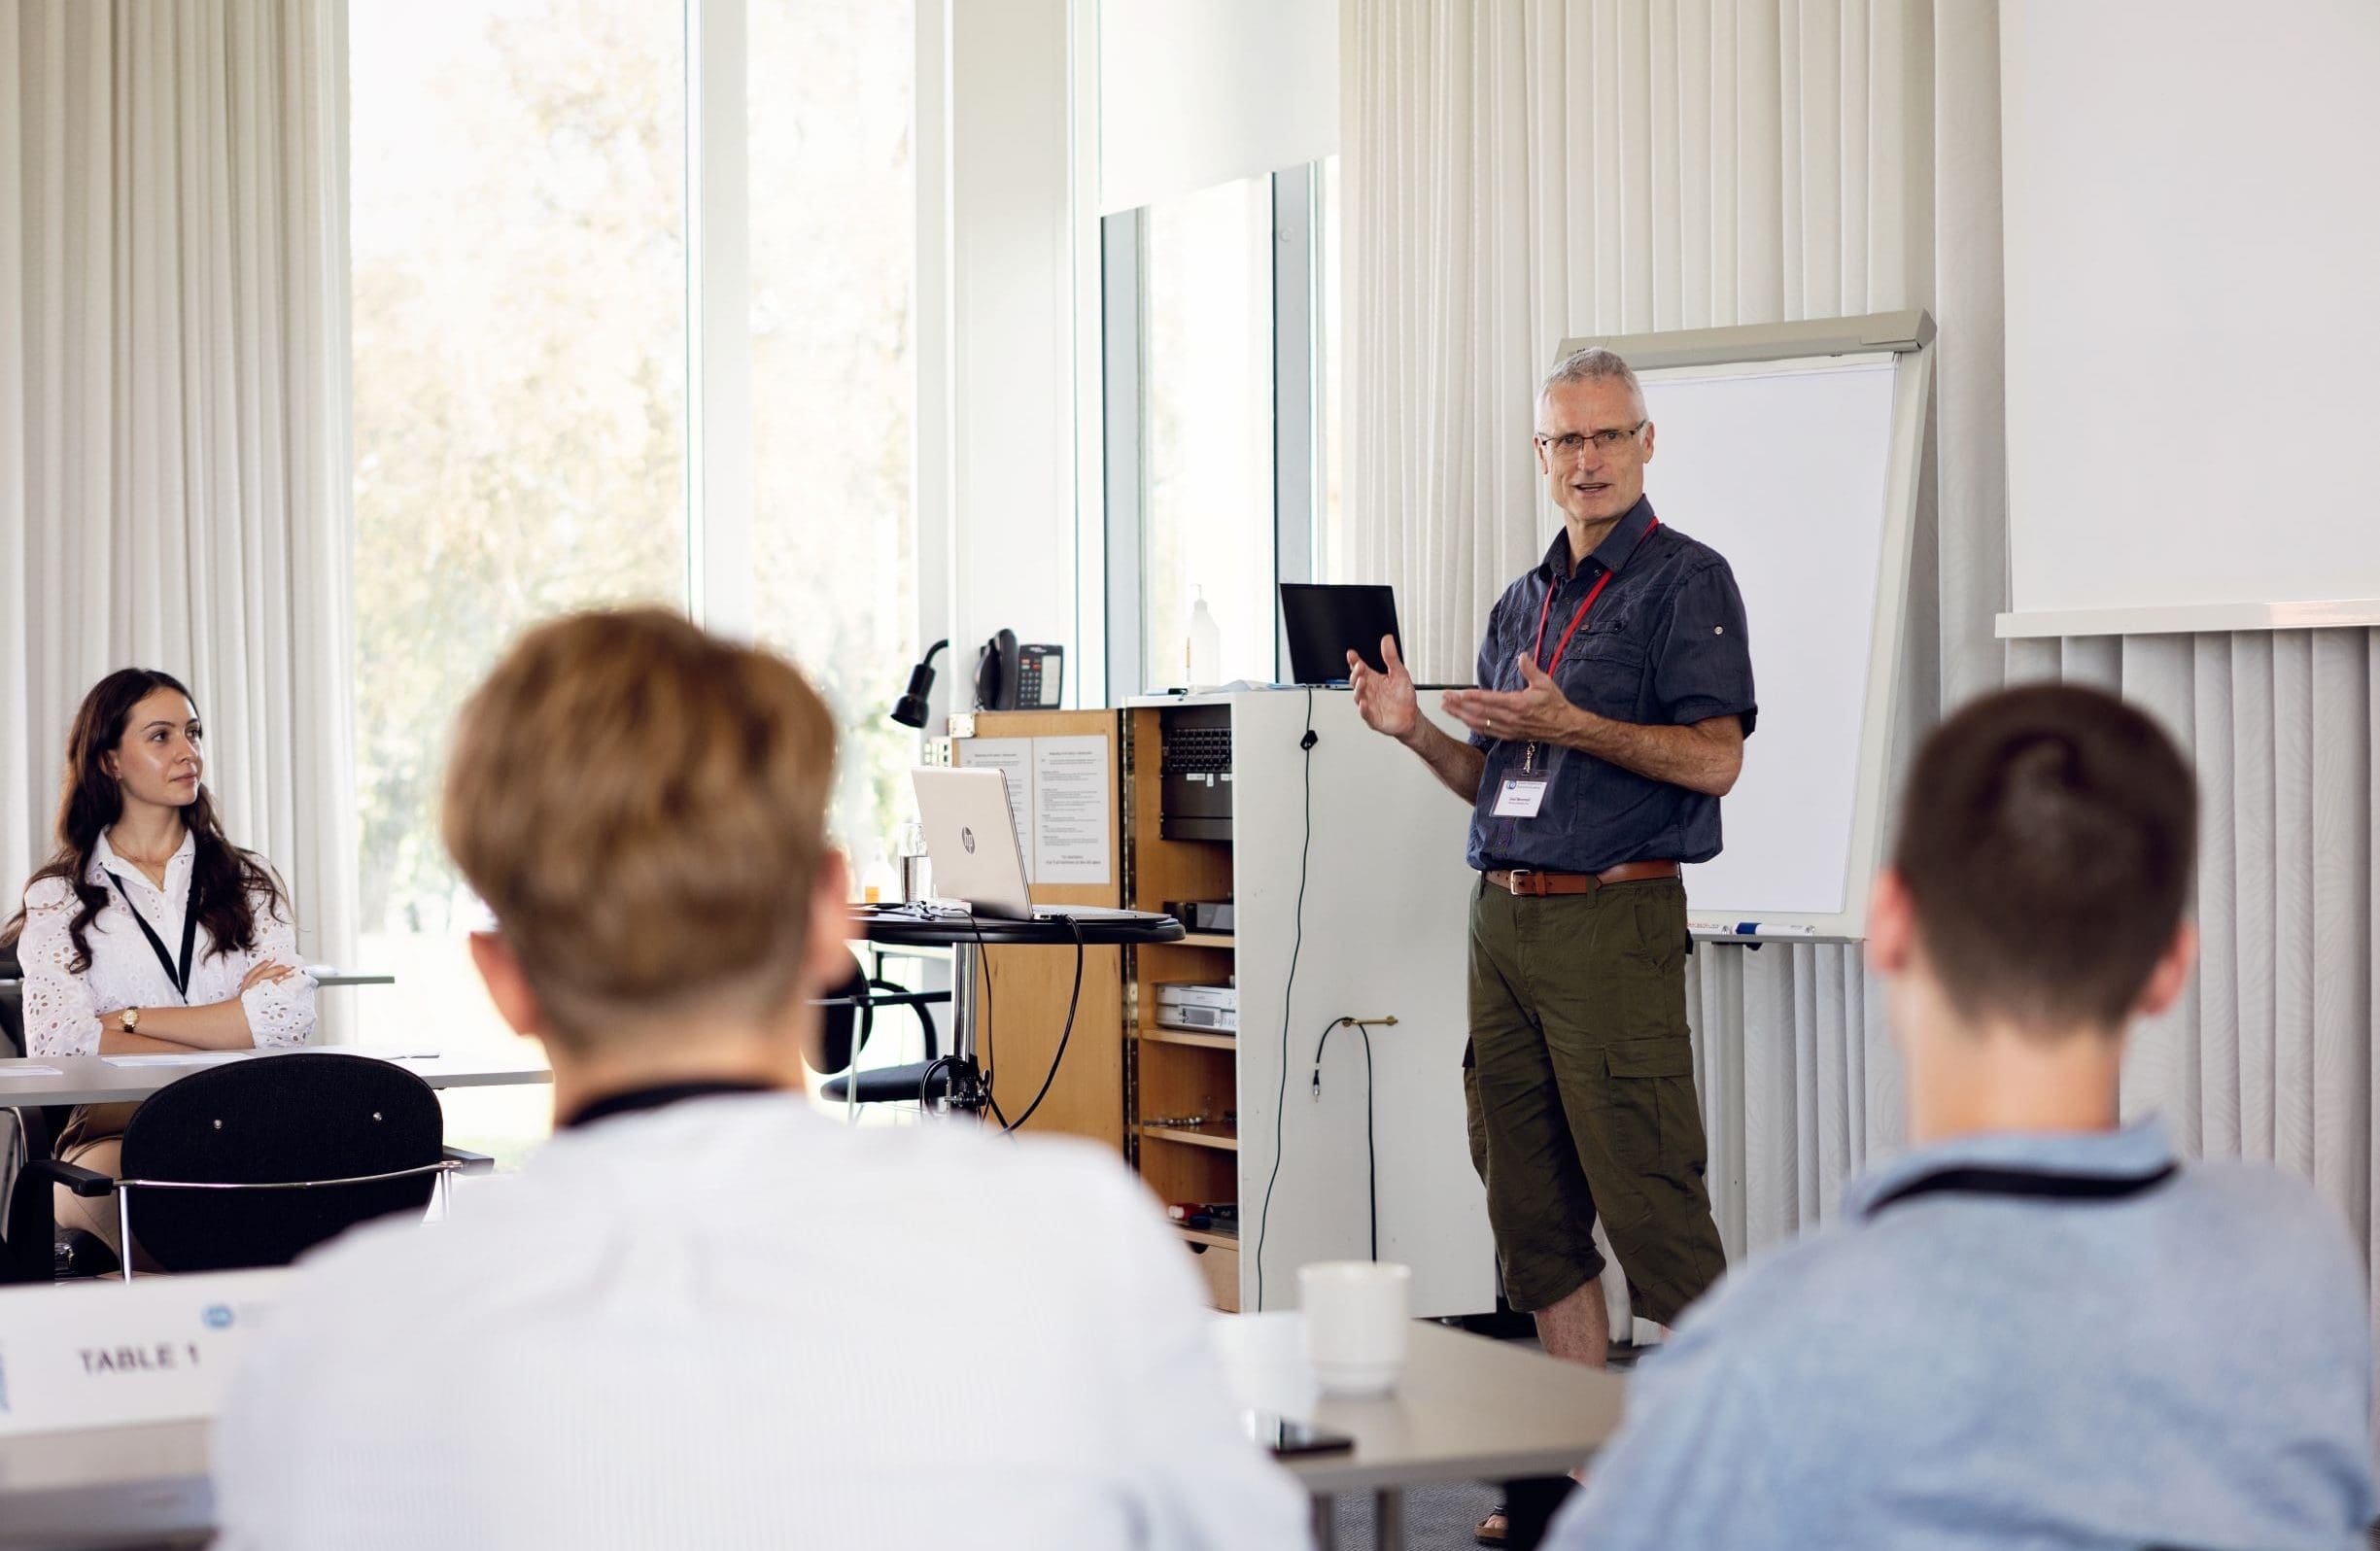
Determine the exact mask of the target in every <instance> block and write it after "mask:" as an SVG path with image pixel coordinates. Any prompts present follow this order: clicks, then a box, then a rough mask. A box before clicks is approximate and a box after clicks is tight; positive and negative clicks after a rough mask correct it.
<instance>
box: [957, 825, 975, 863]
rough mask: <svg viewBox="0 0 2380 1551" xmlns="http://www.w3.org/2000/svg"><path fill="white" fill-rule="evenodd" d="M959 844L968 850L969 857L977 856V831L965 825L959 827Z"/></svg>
mask: <svg viewBox="0 0 2380 1551" xmlns="http://www.w3.org/2000/svg"><path fill="white" fill-rule="evenodd" d="M958 843H959V844H961V845H963V846H965V847H966V848H967V854H968V855H970V856H973V855H974V854H975V831H974V830H972V829H969V828H968V827H967V826H966V825H964V824H961V825H960V826H959V827H958Z"/></svg>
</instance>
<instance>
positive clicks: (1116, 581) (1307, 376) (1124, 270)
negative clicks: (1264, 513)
mask: <svg viewBox="0 0 2380 1551" xmlns="http://www.w3.org/2000/svg"><path fill="white" fill-rule="evenodd" d="M1270 183H1271V190H1272V212H1273V214H1272V232H1271V236H1272V278H1273V286H1272V294H1273V306H1272V320H1271V328H1272V343H1273V350H1272V359H1273V380H1272V399H1273V412H1272V416H1273V523H1272V539H1273V573H1274V579H1275V580H1276V582H1307V581H1313V580H1315V579H1316V578H1317V574H1318V572H1319V569H1320V555H1321V545H1322V520H1323V501H1324V480H1325V477H1326V472H1327V470H1326V466H1325V462H1324V460H1325V457H1326V453H1327V449H1326V448H1325V447H1324V446H1323V410H1324V404H1323V392H1324V384H1323V377H1322V370H1323V362H1324V350H1325V341H1324V339H1323V337H1322V326H1323V318H1324V308H1323V289H1322V288H1323V279H1324V276H1323V264H1324V262H1325V259H1326V256H1325V255H1324V253H1323V252H1322V224H1323V166H1322V163H1321V162H1308V163H1305V164H1303V165H1300V166H1296V167H1290V168H1285V169H1283V170H1281V171H1278V172H1275V173H1273V174H1271V175H1270ZM1099 258H1100V265H1099V284H1100V293H1099V320H1100V345H1101V349H1100V361H1101V366H1102V379H1103V384H1102V394H1101V403H1100V419H1101V427H1102V438H1101V439H1102V443H1103V449H1104V453H1105V458H1104V486H1105V489H1104V495H1105V498H1106V499H1105V511H1106V520H1105V525H1104V534H1103V536H1104V549H1105V560H1106V564H1105V567H1104V572H1105V584H1106V609H1105V624H1106V629H1105V635H1106V643H1105V650H1104V653H1103V656H1104V659H1105V662H1106V667H1107V687H1108V692H1109V696H1110V699H1111V700H1113V701H1122V700H1125V699H1128V698H1130V697H1133V696H1138V695H1146V694H1149V693H1151V686H1150V685H1149V683H1148V682H1147V663H1148V652H1147V648H1148V638H1147V630H1148V621H1147V612H1146V610H1145V608H1144V607H1143V603H1144V602H1145V599H1144V592H1145V584H1146V580H1147V571H1146V569H1145V566H1144V559H1143V553H1142V543H1141V530H1142V525H1143V522H1144V521H1145V519H1146V515H1147V512H1148V507H1149V484H1148V468H1147V465H1146V462H1145V459H1144V448H1145V445H1146V433H1147V413H1148V369H1149V365H1150V362H1149V331H1148V300H1149V209H1148V207H1147V206H1145V205H1144V206H1141V207H1140V208H1138V209H1134V210H1123V211H1119V212H1117V213H1116V214H1114V215H1112V216H1106V217H1103V218H1102V219H1101V221H1100V223H1099ZM1272 616H1273V670H1272V671H1273V676H1274V677H1275V678H1282V677H1284V676H1285V675H1286V674H1287V672H1288V671H1289V643H1288V638H1287V635H1286V634H1285V632H1284V630H1283V628H1282V623H1281V600H1280V594H1279V592H1278V590H1276V591H1275V593H1274V595H1273V599H1272ZM1158 687H1165V686H1158Z"/></svg>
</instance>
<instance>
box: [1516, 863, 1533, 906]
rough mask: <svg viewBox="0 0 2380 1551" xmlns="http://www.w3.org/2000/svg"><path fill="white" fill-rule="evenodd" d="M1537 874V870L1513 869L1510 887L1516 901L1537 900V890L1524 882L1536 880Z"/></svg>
mask: <svg viewBox="0 0 2380 1551" xmlns="http://www.w3.org/2000/svg"><path fill="white" fill-rule="evenodd" d="M1535 876H1536V874H1535V870H1534V869H1531V868H1527V867H1516V868H1514V869H1512V881H1511V883H1510V885H1509V886H1510V888H1511V890H1512V893H1513V897H1514V898H1516V899H1535V898H1536V897H1537V890H1535V889H1534V888H1531V887H1529V886H1528V885H1527V883H1526V882H1525V881H1524V879H1530V878H1534V877H1535Z"/></svg>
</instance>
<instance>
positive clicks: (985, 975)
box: [951, 911, 991, 1096]
mask: <svg viewBox="0 0 2380 1551" xmlns="http://www.w3.org/2000/svg"><path fill="white" fill-rule="evenodd" d="M967 924H968V925H969V926H971V927H973V928H974V929H975V978H976V980H977V981H978V982H980V983H981V984H982V985H983V1038H982V1039H980V1040H978V1041H977V1042H976V1043H977V1044H978V1045H980V1046H982V1047H983V1092H984V1093H985V1094H986V1095H987V1096H988V1095H989V1094H990V1092H991V952H990V945H988V944H986V943H985V942H984V941H983V922H982V921H980V920H978V919H977V918H976V913H975V912H973V911H969V912H968V913H967ZM957 1016H958V1014H957V1010H956V1009H952V1011H951V1017H953V1018H955V1017H957Z"/></svg>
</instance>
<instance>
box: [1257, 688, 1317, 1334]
mask: <svg viewBox="0 0 2380 1551" xmlns="http://www.w3.org/2000/svg"><path fill="white" fill-rule="evenodd" d="M1320 741H1321V740H1320V739H1318V738H1316V737H1315V736H1314V687H1313V686H1312V685H1311V684H1309V685H1307V686H1306V731H1305V736H1304V737H1303V738H1300V739H1299V740H1298V741H1297V746H1298V747H1299V748H1300V749H1302V750H1303V751H1304V753H1305V788H1306V790H1305V837H1304V839H1302V840H1301V841H1300V842H1299V843H1298V845H1297V912H1296V914H1295V916H1294V918H1293V932H1292V934H1291V937H1290V973H1289V979H1288V980H1287V981H1285V982H1282V986H1281V1091H1280V1092H1278V1093H1276V1094H1274V1095H1273V1172H1272V1177H1271V1178H1270V1179H1268V1180H1266V1181H1265V1182H1264V1204H1263V1206H1261V1207H1260V1208H1259V1209H1258V1211H1257V1312H1259V1313H1262V1312H1263V1309H1264V1229H1265V1228H1266V1226H1267V1225H1269V1224H1270V1223H1271V1221H1272V1213H1273V1187H1274V1186H1275V1185H1278V1184H1279V1183H1281V1112H1282V1111H1283V1110H1285V1109H1287V1108H1288V1107H1289V1098H1290V1008H1291V1006H1292V1004H1293V999H1294V998H1295V996H1296V994H1297V954H1298V951H1299V950H1300V949H1301V948H1304V947H1305V942H1306V863H1307V862H1308V861H1309V860H1310V859H1311V858H1312V856H1313V854H1314V745H1315V744H1316V743H1318V742H1320Z"/></svg>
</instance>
